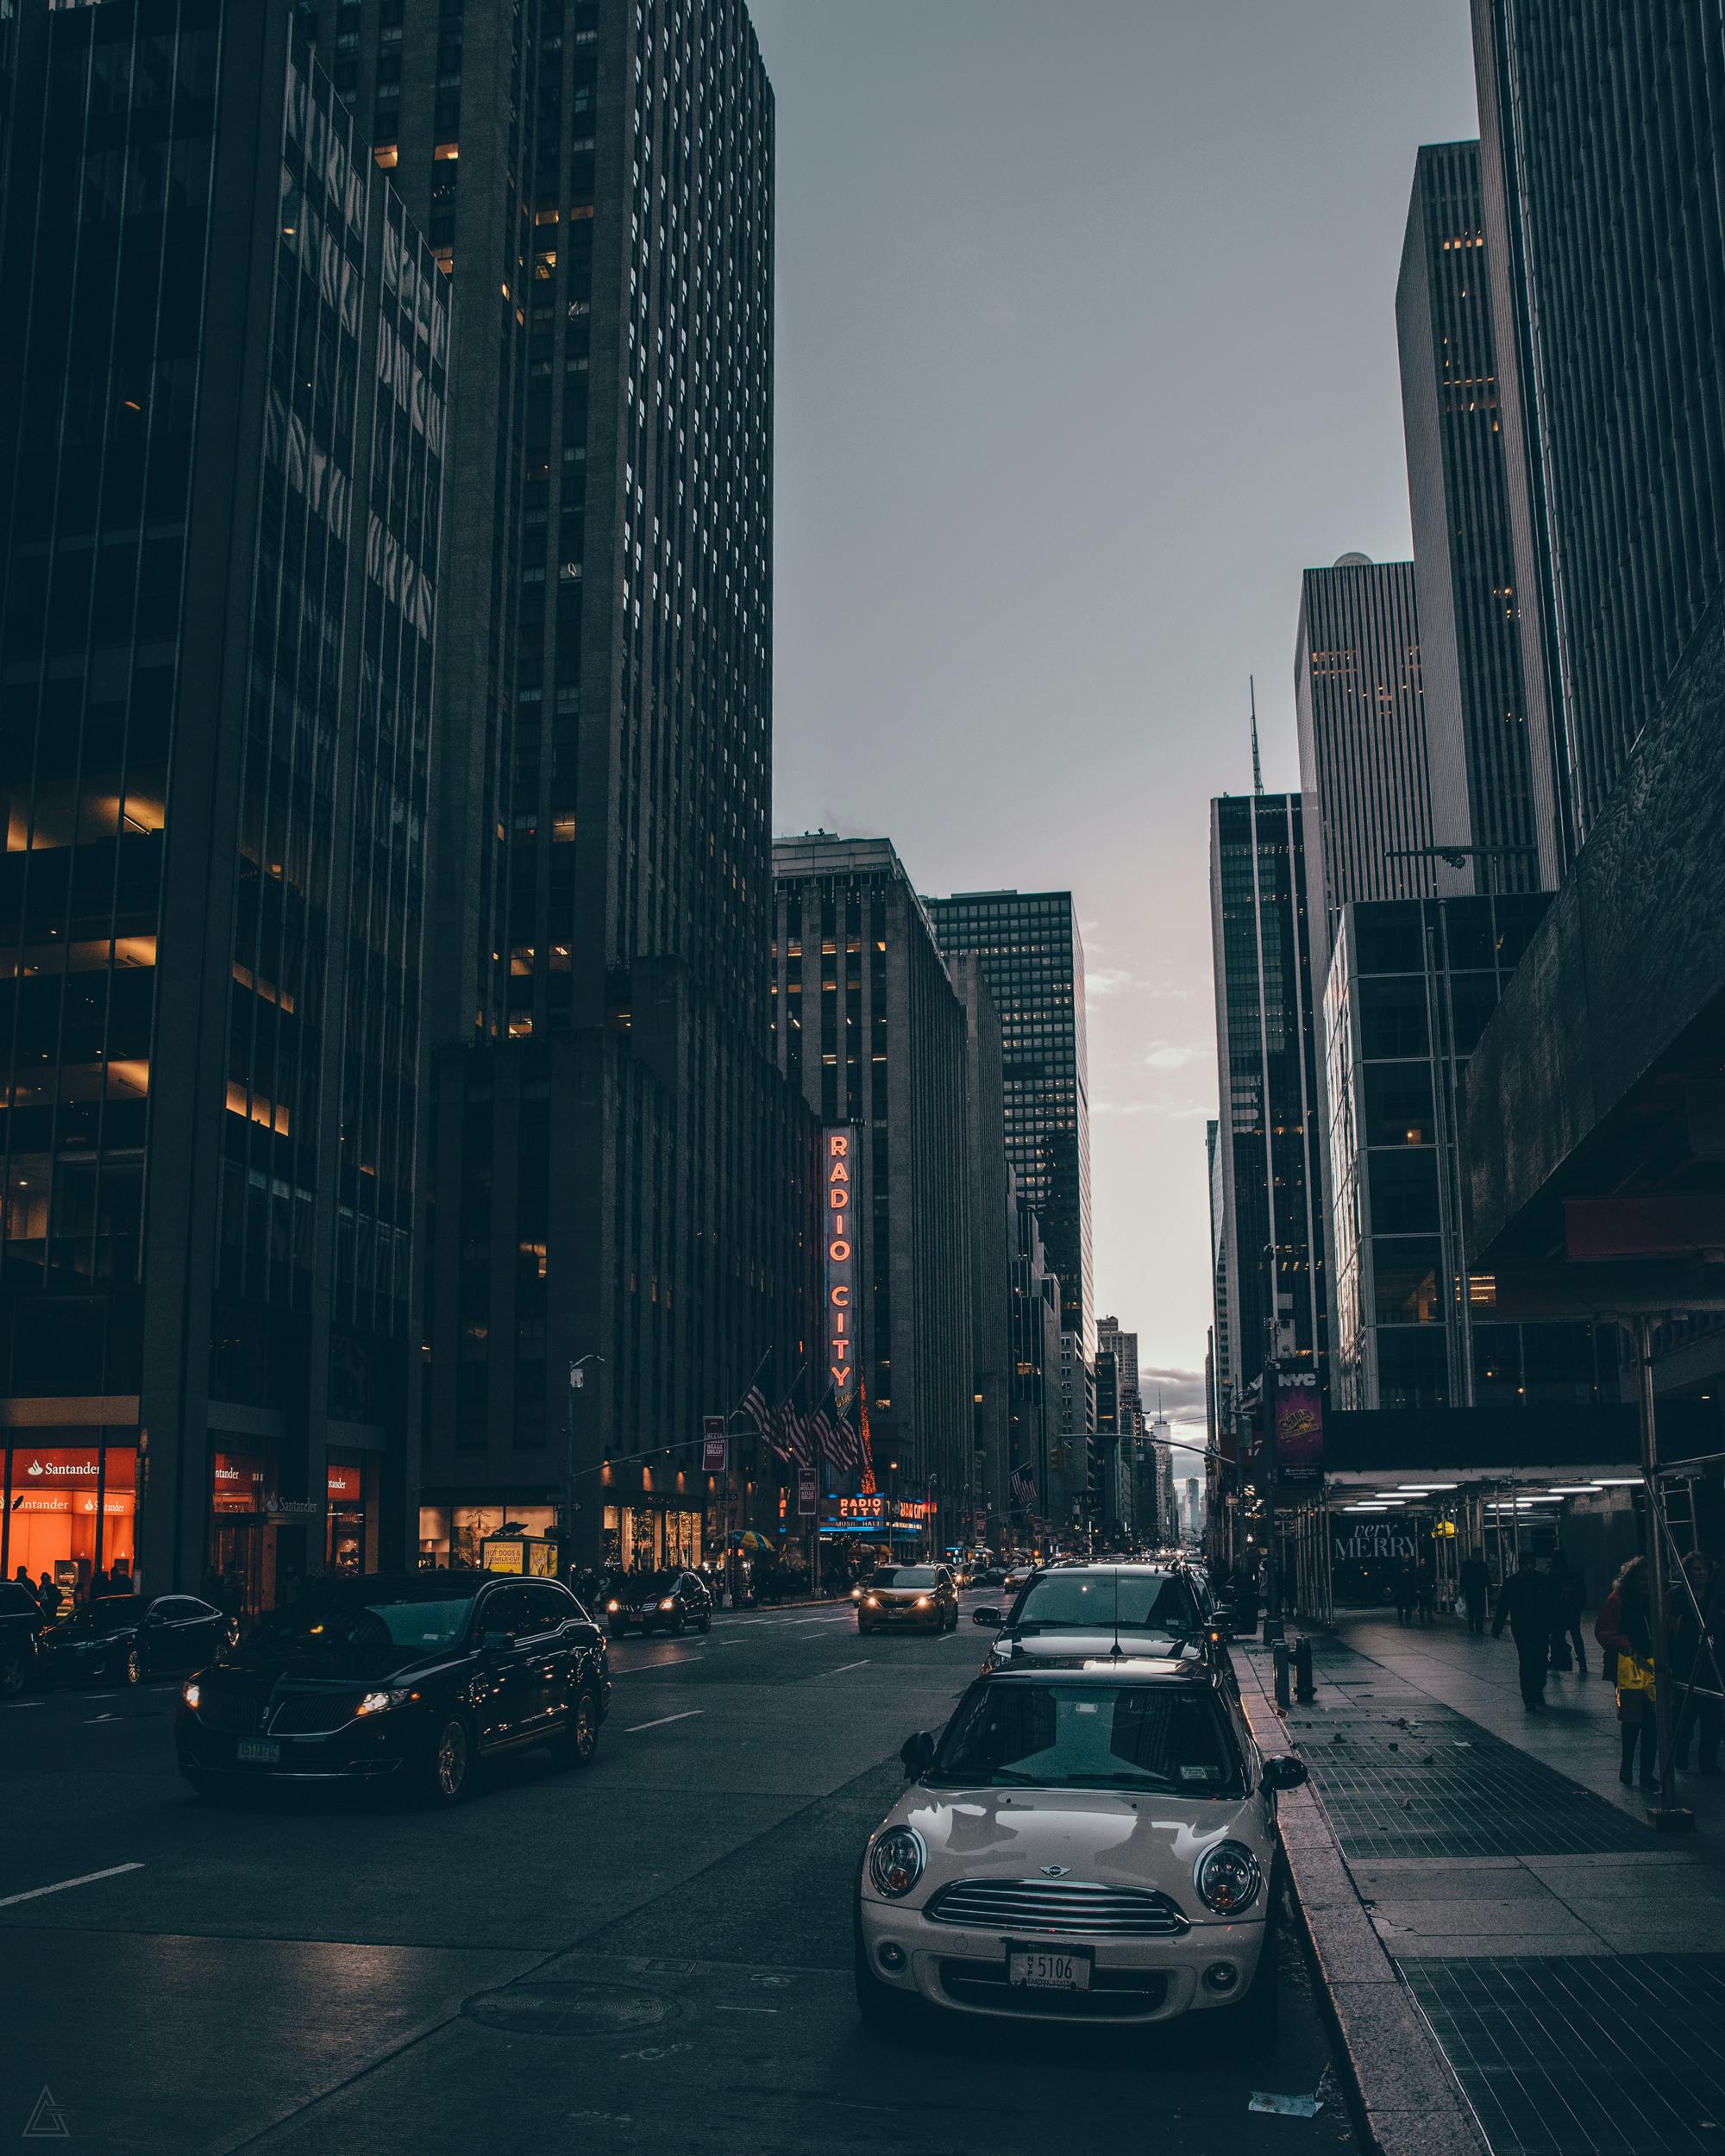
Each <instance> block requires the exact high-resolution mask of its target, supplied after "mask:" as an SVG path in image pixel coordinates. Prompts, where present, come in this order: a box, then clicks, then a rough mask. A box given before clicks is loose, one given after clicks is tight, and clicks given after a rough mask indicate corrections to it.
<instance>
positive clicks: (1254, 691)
mask: <svg viewBox="0 0 1725 2156" xmlns="http://www.w3.org/2000/svg"><path fill="white" fill-rule="evenodd" d="M1246 681H1247V683H1248V685H1249V686H1250V690H1251V790H1252V792H1253V793H1263V791H1264V766H1263V765H1262V764H1261V763H1260V762H1259V761H1258V676H1257V675H1256V674H1247V676H1246Z"/></svg>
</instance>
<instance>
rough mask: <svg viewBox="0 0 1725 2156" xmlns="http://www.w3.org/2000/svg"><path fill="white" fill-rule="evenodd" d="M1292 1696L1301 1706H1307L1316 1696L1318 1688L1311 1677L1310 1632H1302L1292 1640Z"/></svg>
mask: <svg viewBox="0 0 1725 2156" xmlns="http://www.w3.org/2000/svg"><path fill="white" fill-rule="evenodd" d="M1294 1696H1295V1699H1296V1700H1298V1701H1299V1702H1300V1703H1301V1705H1302V1706H1309V1705H1310V1703H1311V1702H1313V1701H1314V1699H1316V1697H1317V1696H1318V1688H1317V1686H1316V1684H1315V1683H1314V1682H1313V1678H1312V1640H1311V1635H1310V1633H1302V1636H1301V1637H1300V1638H1299V1639H1296V1640H1295V1642H1294Z"/></svg>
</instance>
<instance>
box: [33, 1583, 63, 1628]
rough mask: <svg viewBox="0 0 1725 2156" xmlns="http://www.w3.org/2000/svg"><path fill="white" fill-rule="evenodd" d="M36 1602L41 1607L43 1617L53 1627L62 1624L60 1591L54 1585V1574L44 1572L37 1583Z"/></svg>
mask: <svg viewBox="0 0 1725 2156" xmlns="http://www.w3.org/2000/svg"><path fill="white" fill-rule="evenodd" d="M36 1600H37V1601H38V1602H40V1603H41V1611H42V1614H43V1616H44V1617H46V1618H47V1620H48V1622H49V1623H50V1624H51V1625H57V1624H58V1623H59V1622H60V1589H59V1588H57V1587H56V1586H55V1585H54V1583H53V1574H52V1573H48V1572H44V1573H43V1574H42V1576H41V1579H40V1580H39V1581H38V1582H37V1583H36Z"/></svg>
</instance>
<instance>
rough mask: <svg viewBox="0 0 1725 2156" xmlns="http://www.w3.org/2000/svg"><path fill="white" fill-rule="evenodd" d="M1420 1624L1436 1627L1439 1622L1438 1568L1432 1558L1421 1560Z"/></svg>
mask: <svg viewBox="0 0 1725 2156" xmlns="http://www.w3.org/2000/svg"><path fill="white" fill-rule="evenodd" d="M1419 1589H1420V1622H1421V1624H1422V1625H1434V1624H1436V1623H1437V1621H1438V1568H1437V1566H1436V1565H1435V1564H1433V1562H1432V1560H1431V1558H1430V1557H1421V1560H1420V1576H1419Z"/></svg>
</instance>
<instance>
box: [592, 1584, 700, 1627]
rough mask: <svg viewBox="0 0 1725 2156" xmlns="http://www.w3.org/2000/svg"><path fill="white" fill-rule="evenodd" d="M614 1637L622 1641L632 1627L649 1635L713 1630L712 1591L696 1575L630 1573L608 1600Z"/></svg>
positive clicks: (606, 1605)
mask: <svg viewBox="0 0 1725 2156" xmlns="http://www.w3.org/2000/svg"><path fill="white" fill-rule="evenodd" d="M605 1622H606V1623H607V1624H608V1625H609V1626H611V1636H612V1639H621V1638H622V1637H623V1635H624V1633H626V1632H627V1631H628V1629H629V1627H630V1626H631V1625H639V1626H640V1627H641V1630H642V1633H643V1636H644V1635H645V1634H646V1633H649V1632H668V1633H673V1634H676V1633H682V1632H685V1631H687V1629H688V1627H689V1626H691V1625H693V1626H694V1628H695V1630H696V1631H697V1632H708V1631H711V1630H712V1589H711V1588H710V1587H709V1586H708V1585H707V1583H706V1581H705V1580H704V1579H702V1578H701V1577H700V1576H699V1574H698V1573H695V1572H628V1573H625V1574H624V1576H623V1577H622V1578H621V1579H620V1580H618V1582H617V1583H616V1584H615V1585H614V1586H613V1588H612V1591H611V1593H610V1594H609V1595H606V1596H605Z"/></svg>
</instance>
